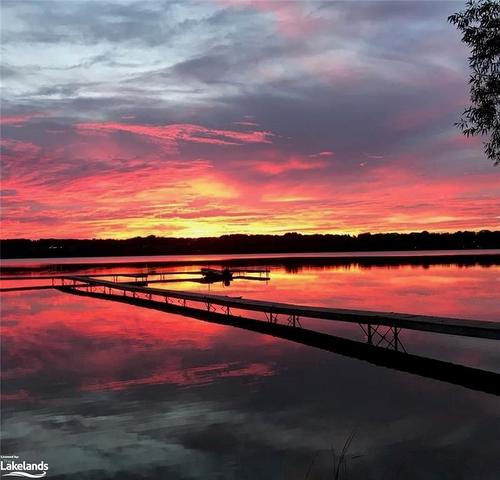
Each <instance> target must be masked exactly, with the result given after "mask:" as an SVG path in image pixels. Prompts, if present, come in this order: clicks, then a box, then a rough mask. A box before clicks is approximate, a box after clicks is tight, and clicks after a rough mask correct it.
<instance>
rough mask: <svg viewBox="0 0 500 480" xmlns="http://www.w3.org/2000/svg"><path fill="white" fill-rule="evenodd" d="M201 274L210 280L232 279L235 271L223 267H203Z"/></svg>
mask: <svg viewBox="0 0 500 480" xmlns="http://www.w3.org/2000/svg"><path fill="white" fill-rule="evenodd" d="M201 274H202V275H203V276H204V277H205V278H207V279H210V280H231V279H232V278H233V272H231V270H229V268H223V269H222V270H217V269H215V268H202V269H201Z"/></svg>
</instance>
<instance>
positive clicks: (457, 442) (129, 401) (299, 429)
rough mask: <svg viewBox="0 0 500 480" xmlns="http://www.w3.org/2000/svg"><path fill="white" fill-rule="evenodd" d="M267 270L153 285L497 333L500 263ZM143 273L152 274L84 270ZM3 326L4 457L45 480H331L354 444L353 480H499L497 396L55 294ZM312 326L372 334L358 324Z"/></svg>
mask: <svg viewBox="0 0 500 480" xmlns="http://www.w3.org/2000/svg"><path fill="white" fill-rule="evenodd" d="M100 260H101V261H102V260H103V259H100ZM210 260H214V259H210ZM215 260H217V259H215ZM128 261H130V259H128ZM17 262H18V263H21V264H23V262H19V261H17ZM51 262H52V263H53V261H49V262H48V263H51ZM249 262H250V263H251V258H250V259H248V257H247V262H246V263H247V264H248V263H249ZM2 263H3V265H5V263H4V262H2ZM66 263H71V262H66ZM74 263H80V262H74ZM257 263H258V266H259V267H260V266H262V265H263V263H262V262H261V261H259V262H256V264H257ZM26 265H27V263H24V266H26ZM45 265H47V264H45ZM201 265H202V264H201V263H200V264H199V265H189V266H188V265H186V266H178V265H177V266H162V267H161V270H162V271H167V270H175V271H180V270H183V271H193V270H196V269H198V268H199V267H200V266H201ZM11 266H12V262H11ZM42 266H43V265H42ZM247 266H248V265H247ZM267 266H268V267H269V268H270V269H271V273H270V278H271V279H270V280H269V281H263V280H259V281H257V280H244V279H238V280H234V281H233V282H232V283H231V284H230V286H224V285H222V284H212V285H204V284H199V283H192V282H188V281H183V282H176V283H164V284H162V283H156V284H154V285H152V286H155V287H158V288H168V289H174V288H175V289H182V290H190V291H201V292H210V293H216V294H224V295H235V296H243V297H245V298H256V299H269V300H276V301H281V302H289V303H299V304H307V305H317V306H331V307H344V308H360V309H370V310H385V311H396V312H409V313H419V314H431V315H442V316H452V317H460V318H471V319H482V320H493V321H500V296H499V295H498V292H499V291H500V259H499V258H498V257H496V259H493V260H491V261H490V262H486V264H485V263H484V262H480V263H477V262H475V261H470V262H461V263H460V264H456V263H449V262H446V263H443V262H441V261H439V262H432V261H431V262H425V263H419V262H408V261H406V260H401V261H400V262H392V263H390V264H377V265H374V264H370V263H369V262H368V263H366V264H365V263H363V262H361V263H360V262H352V263H350V262H349V261H345V262H344V263H342V264H332V263H331V262H323V263H322V262H321V261H312V260H311V261H307V260H303V259H301V260H295V261H288V262H284V261H281V260H277V259H274V260H273V258H268V262H267ZM39 267H40V262H37V263H36V265H33V268H36V269H37V270H36V272H37V274H38V273H39V271H40V270H39ZM60 268H62V269H64V268H65V267H64V266H62V267H60ZM155 268H156V269H159V267H155ZM245 268H246V267H245ZM249 268H252V266H251V265H250V267H249ZM253 268H258V267H257V266H255V267H253ZM134 270H135V271H139V270H140V271H144V270H147V268H146V267H144V266H141V267H134V266H130V265H128V266H119V265H118V266H114V267H112V268H108V267H106V265H105V264H101V265H89V266H87V267H82V271H84V272H85V273H117V272H122V273H123V272H125V271H127V272H130V271H134ZM26 273H29V272H27V271H25V272H24V274H26ZM187 276H188V277H192V276H193V275H187ZM257 277H258V275H257ZM30 282H31V283H32V284H42V283H46V281H43V280H42V281H39V280H38V281H35V280H33V281H30ZM14 284H16V281H2V284H1V286H2V287H7V286H12V285H14ZM23 284H24V283H23ZM1 320H2V345H1V346H2V350H1V355H2V358H1V360H2V431H3V439H2V453H3V454H15V455H18V456H19V457H20V460H26V461H30V462H35V461H42V460H43V461H46V462H47V463H48V464H49V473H48V476H47V478H75V479H76V478H78V479H87V478H89V479H90V478H91V479H129V478H130V479H131V478H153V479H157V478H158V479H250V480H253V479H259V480H265V479H272V480H275V479H286V480H288V479H293V480H299V479H306V478H309V479H310V480H311V479H320V478H334V477H333V474H332V462H333V458H334V455H335V456H336V458H337V460H338V456H339V455H340V452H341V451H342V448H343V446H344V444H345V442H346V440H347V439H348V438H350V436H353V439H352V442H351V444H350V446H349V448H348V450H347V454H346V457H345V466H346V470H347V471H346V472H344V475H343V476H342V477H340V478H344V479H351V478H352V479H398V478H405V479H425V480H429V479H439V480H442V479H467V480H470V479H492V480H493V479H495V480H497V479H498V478H500V434H499V432H500V399H499V397H497V396H494V395H491V394H487V393H481V392H478V391H473V390H469V389H467V388H465V387H460V386H455V385H451V384H448V383H445V382H441V381H437V380H432V379H428V378H424V377H420V376H416V375H412V374H408V373H404V372H400V371H396V370H393V369H389V368H384V367H379V366H375V365H372V364H370V363H368V362H365V361H361V360H356V359H352V358H349V357H345V356H341V355H338V354H334V353H331V352H326V351H322V350H319V349H315V348H312V347H307V346H304V345H300V344H297V343H293V342H290V341H286V340H282V339H278V338H275V337H271V336H267V335H263V334H259V333H255V332H250V331H246V330H243V329H239V328H234V327H231V326H224V325H219V324H216V323H210V322H204V321H201V320H196V319H192V318H187V317H183V316H179V315H174V314H171V313H165V312H159V311H154V310H149V309H142V308H139V307H136V306H131V305H126V304H121V303H114V302H110V301H105V300H98V299H93V298H87V297H77V296H73V295H70V294H65V293H61V292H59V291H55V290H39V291H28V292H12V293H3V294H2V302H1ZM303 326H304V327H306V328H314V329H318V330H322V331H325V332H328V333H333V334H335V335H339V336H344V337H347V338H352V339H356V340H362V338H363V332H362V331H361V329H360V328H359V327H357V326H353V325H347V324H342V323H338V322H324V321H312V320H309V321H307V320H304V321H303ZM401 340H402V342H403V344H404V345H405V348H406V349H407V350H408V351H409V352H411V353H415V354H418V355H422V356H428V357H430V358H436V359H441V360H446V361H452V362H454V363H460V364H463V365H467V366H471V367H476V368H481V369H485V370H490V371H494V372H497V373H500V349H499V345H498V342H496V341H493V340H478V339H469V338H465V337H464V338H462V337H453V336H448V335H435V334H434V335H432V334H428V333H425V332H410V331H403V332H402V334H401Z"/></svg>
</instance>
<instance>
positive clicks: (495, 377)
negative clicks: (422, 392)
mask: <svg viewBox="0 0 500 480" xmlns="http://www.w3.org/2000/svg"><path fill="white" fill-rule="evenodd" d="M60 289H61V290H62V291H64V292H68V293H71V294H74V295H79V296H88V297H91V298H100V299H103V300H110V298H108V295H107V294H105V293H102V292H97V291H94V292H90V291H89V292H87V291H86V290H82V289H73V288H71V287H67V286H66V287H60ZM113 297H114V298H112V299H111V300H113V301H115V302H120V303H125V304H129V305H135V306H138V307H141V308H149V309H153V310H158V311H161V312H169V313H174V314H177V315H184V316H187V317H190V318H196V319H198V320H202V321H206V322H213V323H218V324H221V325H229V326H232V327H236V328H242V329H244V330H250V331H253V332H257V333H261V334H264V335H271V336H273V337H276V338H282V339H285V340H288V341H292V342H296V343H300V344H302V345H307V346H310V347H314V348H319V349H321V350H325V351H328V352H332V353H336V354H340V355H344V356H347V357H350V358H355V359H358V360H364V361H367V362H369V363H371V364H373V365H378V366H382V367H386V368H391V369H394V370H398V371H401V372H407V373H411V374H414V375H419V376H422V377H426V378H431V379H434V380H439V381H442V382H446V383H451V384H454V385H460V386H463V387H466V388H469V389H472V390H478V391H482V392H486V393H491V394H493V395H500V374H498V373H496V372H491V371H487V370H482V369H478V368H473V367H468V366H465V365H460V364H455V363H450V362H446V361H442V360H437V359H432V358H427V357H422V356H418V355H415V354H411V353H406V352H404V353H403V352H400V351H395V350H394V349H388V348H380V347H377V346H374V345H369V344H366V343H362V342H359V341H355V340H349V339H346V338H342V337H338V336H335V335H332V334H329V333H323V332H317V331H314V330H309V329H306V328H294V327H292V326H290V325H283V324H279V323H269V322H263V321H261V320H255V319H252V318H245V317H241V316H235V315H227V314H225V313H217V312H213V311H210V312H208V311H204V310H200V309H199V308H191V307H184V306H181V305H176V304H173V303H166V302H157V301H149V300H148V299H145V298H139V297H135V298H134V297H131V296H123V295H114V296H113Z"/></svg>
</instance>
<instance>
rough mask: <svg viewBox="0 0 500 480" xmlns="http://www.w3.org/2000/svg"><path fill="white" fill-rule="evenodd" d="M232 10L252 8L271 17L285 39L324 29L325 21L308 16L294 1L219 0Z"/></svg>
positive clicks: (298, 3) (304, 35) (305, 35)
mask: <svg viewBox="0 0 500 480" xmlns="http://www.w3.org/2000/svg"><path fill="white" fill-rule="evenodd" d="M219 3H222V4H224V5H229V6H231V7H234V8H242V7H243V8H245V7H246V8H248V7H250V8H253V9H255V10H258V11H261V12H265V13H269V14H270V15H272V18H273V19H274V22H275V24H276V28H277V30H278V31H279V32H280V33H281V34H282V35H283V36H285V37H290V38H297V37H307V36H309V35H313V34H314V33H316V32H318V31H319V30H321V29H323V28H325V27H326V26H327V25H326V21H325V20H324V19H322V18H317V17H314V16H312V15H311V14H309V13H308V12H307V11H306V9H305V8H304V5H303V4H301V3H300V2H296V1H275V0H238V1H231V0H219Z"/></svg>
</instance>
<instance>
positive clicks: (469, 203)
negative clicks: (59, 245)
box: [1, 0, 500, 238]
mask: <svg viewBox="0 0 500 480" xmlns="http://www.w3.org/2000/svg"><path fill="white" fill-rule="evenodd" d="M464 3H465V2H464V1H460V2H452V1H444V2H434V1H417V2H411V1H396V2H376V1H367V2H362V1H350V2H331V1H300V2H299V1H296V2H278V1H264V0H263V1H250V0H238V1H236V0H235V1H231V0H213V1H211V0H202V1H198V2H188V1H184V0H182V1H179V2H176V1H168V2H161V1H140V2H137V1H125V0H120V1H80V0H72V1H51V0H40V1H33V2H29V1H24V0H23V1H17V0H16V1H14V0H12V1H9V0H3V1H2V6H1V14H2V16H1V27H2V38H1V43H2V46H1V54H2V56H1V77H2V105H1V106H2V110H1V124H2V139H1V146H2V171H1V174H2V186H1V206H2V209H1V215H2V231H1V237H2V238H19V237H23V238H46V237H61V238H63V237H64V238H68V237H72V238H93V237H95V238H104V237H106V238H126V237H133V236H138V235H141V236H146V235H159V236H160V235H161V236H195V237H198V236H207V235H221V234H225V233H284V232H287V231H299V232H303V233H312V232H323V233H326V232H329V233H352V234H356V233H360V232H366V231H371V232H383V231H393V232H394V231H397V232H407V231H421V230H432V231H455V230H463V229H468V230H481V229H498V228H500V169H499V168H498V167H494V166H493V164H492V162H491V161H489V160H487V159H486V158H485V156H484V154H483V152H482V143H481V139H477V138H475V139H466V138H464V137H463V136H462V135H461V133H460V132H459V130H458V129H457V128H456V127H455V126H454V125H453V123H454V122H455V121H457V120H458V119H459V116H460V113H461V111H462V110H463V108H464V107H465V106H466V105H467V103H468V76H469V70H468V64H467V62H468V60H467V57H468V55H469V52H468V50H467V48H466V46H464V45H463V44H462V43H461V41H460V34H459V32H458V31H457V30H456V28H455V27H454V26H452V25H450V24H448V22H447V16H448V15H450V14H451V13H453V12H455V11H457V10H459V9H461V8H463V6H464Z"/></svg>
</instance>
